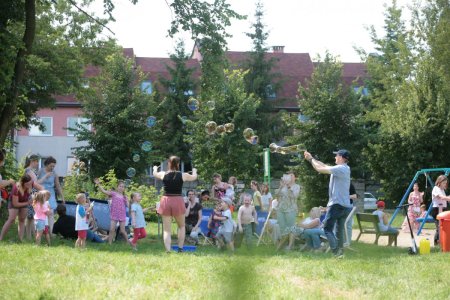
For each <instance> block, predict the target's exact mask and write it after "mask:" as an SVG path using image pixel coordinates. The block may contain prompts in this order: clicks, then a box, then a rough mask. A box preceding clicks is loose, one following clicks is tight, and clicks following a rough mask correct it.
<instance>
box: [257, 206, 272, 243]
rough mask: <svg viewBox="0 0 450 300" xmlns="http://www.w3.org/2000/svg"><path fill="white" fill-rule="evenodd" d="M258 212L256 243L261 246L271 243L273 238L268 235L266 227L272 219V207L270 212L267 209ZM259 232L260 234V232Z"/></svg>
mask: <svg viewBox="0 0 450 300" xmlns="http://www.w3.org/2000/svg"><path fill="white" fill-rule="evenodd" d="M257 214H258V227H257V228H256V232H255V235H256V237H257V238H258V242H257V243H256V246H259V244H261V243H263V244H264V245H268V244H271V243H272V242H273V241H272V238H271V237H270V236H268V235H267V233H266V229H267V224H268V223H269V220H270V215H271V214H272V209H270V211H269V212H266V211H259V212H257ZM258 232H259V234H258Z"/></svg>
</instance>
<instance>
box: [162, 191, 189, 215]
mask: <svg viewBox="0 0 450 300" xmlns="http://www.w3.org/2000/svg"><path fill="white" fill-rule="evenodd" d="M157 212H158V214H160V215H162V216H170V217H177V216H180V215H184V213H185V212H186V207H185V206H184V200H183V197H182V196H162V197H161V201H160V202H159V208H158V210H157Z"/></svg>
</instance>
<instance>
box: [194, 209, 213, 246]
mask: <svg viewBox="0 0 450 300" xmlns="http://www.w3.org/2000/svg"><path fill="white" fill-rule="evenodd" d="M212 213H213V209H211V208H203V209H202V222H201V223H200V232H199V234H198V237H199V239H200V238H202V239H203V241H201V242H200V241H199V243H200V245H202V246H206V245H211V246H214V240H213V239H212V238H209V237H208V236H207V234H208V231H209V228H208V220H209V217H210V216H211V214H212Z"/></svg>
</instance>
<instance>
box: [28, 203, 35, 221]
mask: <svg viewBox="0 0 450 300" xmlns="http://www.w3.org/2000/svg"><path fill="white" fill-rule="evenodd" d="M27 209H28V213H27V218H28V219H33V217H34V208H33V205H28V206H27Z"/></svg>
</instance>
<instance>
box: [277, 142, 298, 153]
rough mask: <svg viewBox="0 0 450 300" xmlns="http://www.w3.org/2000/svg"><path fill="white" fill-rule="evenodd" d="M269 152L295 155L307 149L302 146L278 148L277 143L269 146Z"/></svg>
mask: <svg viewBox="0 0 450 300" xmlns="http://www.w3.org/2000/svg"><path fill="white" fill-rule="evenodd" d="M269 150H270V152H272V153H280V154H295V153H299V152H304V151H305V147H304V146H303V145H302V144H299V145H291V146H284V147H282V146H278V145H277V144H275V143H272V144H270V145H269Z"/></svg>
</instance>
